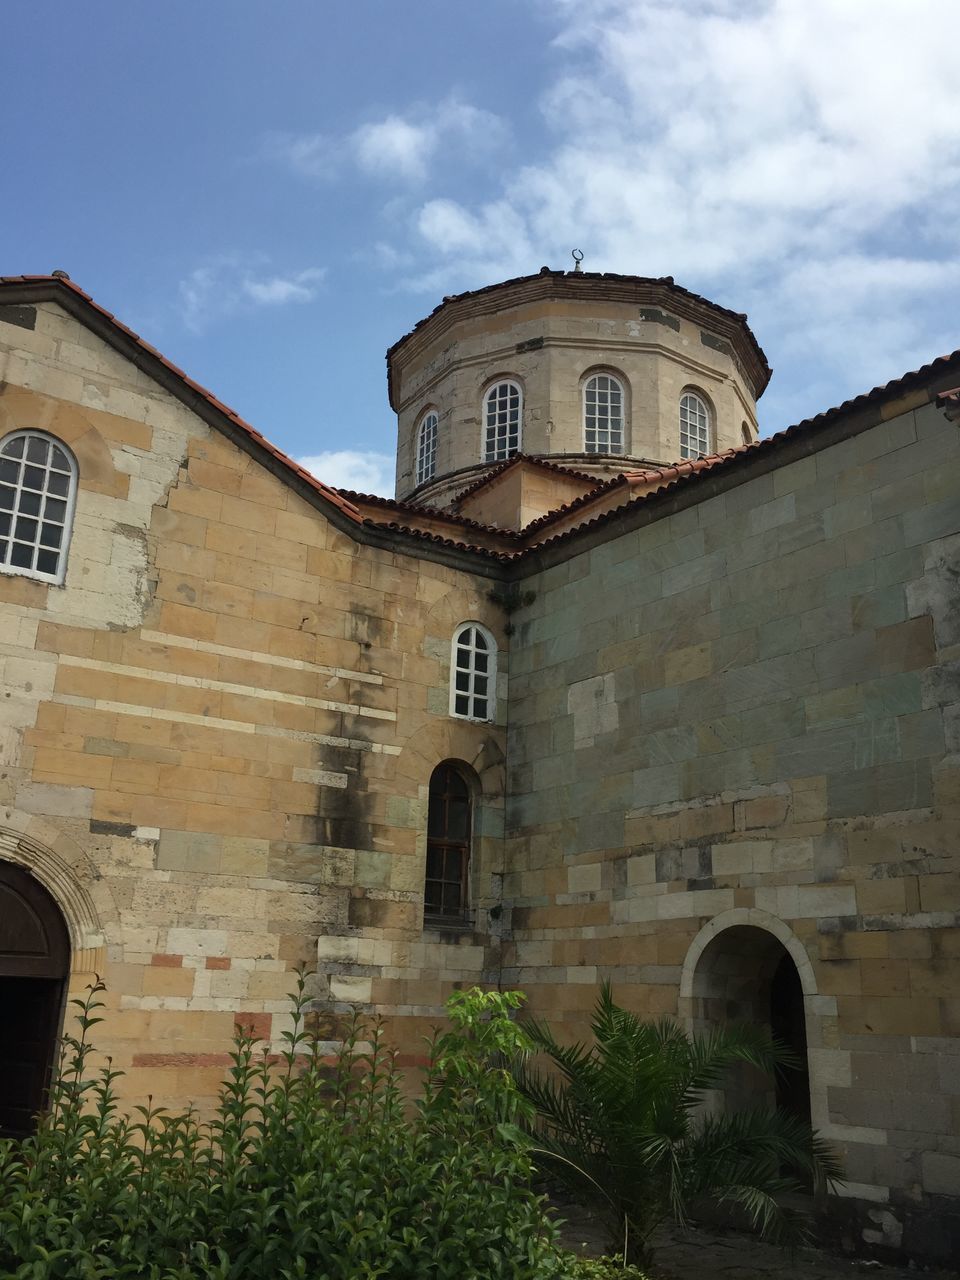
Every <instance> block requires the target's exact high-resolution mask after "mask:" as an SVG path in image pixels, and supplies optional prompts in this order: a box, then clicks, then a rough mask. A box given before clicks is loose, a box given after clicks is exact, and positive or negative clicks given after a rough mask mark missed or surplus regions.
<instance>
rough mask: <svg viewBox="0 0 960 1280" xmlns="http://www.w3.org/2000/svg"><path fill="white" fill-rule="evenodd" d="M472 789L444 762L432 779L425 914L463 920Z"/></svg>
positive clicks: (455, 768)
mask: <svg viewBox="0 0 960 1280" xmlns="http://www.w3.org/2000/svg"><path fill="white" fill-rule="evenodd" d="M471 808H472V806H471V803H470V787H469V786H468V784H467V781H466V779H465V778H464V776H463V774H462V773H461V772H460V770H459V769H458V768H457V767H456V765H453V764H450V763H449V761H444V763H443V764H440V765H437V767H436V769H434V771H433V773H432V775H431V777H430V802H429V808H428V810H427V869H426V875H425V877H424V882H423V914H424V916H425V917H427V918H429V917H431V916H432V917H434V918H435V919H445V920H462V919H463V917H464V916H465V915H466V912H467V907H468V905H469V893H468V889H469V876H470V835H471V827H472V815H471Z"/></svg>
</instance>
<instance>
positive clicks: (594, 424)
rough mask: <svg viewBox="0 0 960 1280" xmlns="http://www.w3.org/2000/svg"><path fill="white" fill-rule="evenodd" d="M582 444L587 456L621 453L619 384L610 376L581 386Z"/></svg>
mask: <svg viewBox="0 0 960 1280" xmlns="http://www.w3.org/2000/svg"><path fill="white" fill-rule="evenodd" d="M583 444H584V448H585V449H586V451H587V453H623V383H622V382H621V381H620V379H619V378H615V377H613V375H612V374H609V373H595V374H594V375H593V377H592V378H589V379H588V380H587V381H586V382H585V383H584V387H583Z"/></svg>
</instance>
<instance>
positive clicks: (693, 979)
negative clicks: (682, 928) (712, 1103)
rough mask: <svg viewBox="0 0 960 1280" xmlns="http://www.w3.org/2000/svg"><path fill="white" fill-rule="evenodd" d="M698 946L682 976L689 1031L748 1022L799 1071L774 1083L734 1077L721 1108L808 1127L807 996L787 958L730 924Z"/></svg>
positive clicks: (761, 935)
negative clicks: (767, 1111) (781, 1115)
mask: <svg viewBox="0 0 960 1280" xmlns="http://www.w3.org/2000/svg"><path fill="white" fill-rule="evenodd" d="M701 943H702V945H700V946H699V949H698V951H697V954H696V955H692V956H691V957H689V958H688V960H689V966H690V967H689V969H688V971H687V973H686V974H685V977H686V979H687V985H688V987H689V996H690V1000H689V1002H688V1008H689V1011H690V1015H691V1018H690V1020H691V1023H692V1026H693V1029H694V1030H696V1031H707V1030H709V1029H711V1028H712V1027H716V1026H718V1025H721V1024H723V1023H725V1022H751V1023H754V1024H755V1025H758V1026H762V1027H766V1028H767V1029H768V1030H770V1031H771V1032H772V1034H773V1035H774V1036H776V1037H777V1039H778V1040H781V1041H782V1042H783V1043H784V1044H786V1045H787V1046H788V1047H789V1048H790V1049H791V1050H792V1051H793V1054H794V1056H795V1057H796V1058H797V1061H798V1063H799V1065H798V1066H796V1067H783V1068H780V1069H778V1071H777V1073H776V1076H775V1078H774V1079H773V1080H771V1079H770V1078H769V1077H767V1076H765V1075H763V1074H762V1073H761V1072H759V1071H756V1070H754V1069H752V1068H743V1069H741V1070H740V1071H738V1072H735V1073H734V1074H733V1076H732V1077H731V1081H730V1083H729V1085H728V1086H727V1088H726V1089H724V1091H723V1102H724V1104H725V1105H726V1106H732V1107H735V1108H740V1107H748V1106H757V1105H758V1104H759V1103H763V1102H767V1103H770V1104H772V1105H775V1106H777V1107H778V1108H780V1109H782V1110H784V1111H786V1112H788V1113H789V1114H791V1115H793V1116H796V1117H797V1118H798V1119H801V1120H805V1121H806V1122H807V1123H808V1124H809V1122H810V1072H809V1066H808V1061H807V1031H806V1017H805V1009H804V988H803V982H802V979H801V976H800V971H799V969H798V966H797V963H796V961H795V960H794V957H793V956H792V955H791V952H790V950H788V948H787V946H786V945H785V944H784V942H783V941H781V939H780V938H778V937H777V936H775V934H774V933H772V932H770V931H768V930H767V929H764V928H760V927H758V926H757V925H754V924H732V925H731V926H730V927H728V928H726V929H721V930H718V931H716V932H715V933H714V935H713V936H712V937H709V938H704V939H701ZM696 947H697V944H695V946H694V948H691V951H694V950H695V948H696ZM807 964H808V965H809V962H807Z"/></svg>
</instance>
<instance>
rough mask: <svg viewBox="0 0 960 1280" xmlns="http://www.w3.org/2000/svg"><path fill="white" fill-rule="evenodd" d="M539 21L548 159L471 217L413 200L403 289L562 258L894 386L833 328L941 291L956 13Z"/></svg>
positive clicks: (811, 2)
mask: <svg viewBox="0 0 960 1280" xmlns="http://www.w3.org/2000/svg"><path fill="white" fill-rule="evenodd" d="M552 4H553V8H554V11H555V13H556V14H557V19H558V36H557V39H556V41H555V47H556V52H557V57H558V58H559V59H560V60H561V64H562V65H561V69H560V70H559V72H558V74H557V75H556V76H555V78H554V80H553V82H552V84H551V85H550V86H549V89H548V91H547V92H546V93H545V94H544V96H543V98H542V103H541V106H542V111H543V113H544V117H545V120H546V123H547V125H548V127H549V128H550V129H551V130H552V132H553V136H554V141H553V144H552V145H551V146H550V147H549V148H548V149H547V151H546V152H545V153H544V154H543V155H542V156H540V157H537V158H535V160H534V161H533V162H531V163H527V164H525V165H519V166H517V165H510V166H504V173H503V181H502V186H501V189H500V191H499V192H494V193H493V194H492V196H491V197H490V198H489V199H487V200H483V199H482V198H478V199H477V200H469V201H467V200H461V201H459V202H458V201H454V200H450V199H447V198H440V196H439V193H437V198H431V199H428V200H426V201H425V202H423V204H422V205H421V207H420V209H419V210H418V211H417V213H416V214H415V216H414V219H413V223H412V229H413V235H414V243H415V244H417V243H419V247H420V255H421V259H422V266H421V269H419V270H418V271H416V272H415V273H414V272H411V273H409V281H408V283H409V284H410V285H411V286H412V287H415V288H418V289H426V290H429V291H431V292H439V291H444V292H445V291H448V290H449V289H450V288H454V289H462V288H467V287H470V286H472V285H479V284H485V283H489V282H491V281H492V280H496V279H498V278H503V277H504V276H507V275H512V274H516V273H518V272H530V271H536V270H537V269H538V267H539V266H540V264H541V263H542V262H548V263H550V264H551V265H554V266H562V265H569V252H570V250H571V249H572V248H573V247H574V246H577V247H579V248H582V249H583V250H584V252H585V255H586V260H585V262H584V268H585V269H586V270H594V271H598V270H599V271H602V270H612V271H624V272H628V273H637V274H643V275H667V274H669V275H674V276H676V278H677V279H678V280H679V281H680V282H681V283H684V284H686V285H687V286H688V287H691V288H693V289H695V290H697V291H702V292H706V293H708V295H709V296H712V297H715V298H716V299H717V300H718V301H720V302H724V303H727V304H728V305H732V306H734V307H736V308H737V309H742V308H743V307H745V306H748V305H749V306H750V307H751V317H752V319H753V320H754V322H755V327H756V329H757V331H758V334H759V336H760V338H761V340H762V341H765V342H766V343H767V345H769V344H770V342H771V339H772V341H773V345H774V346H775V347H776V346H777V345H778V344H782V345H783V346H784V347H785V348H787V349H789V348H791V347H792V348H796V347H797V346H798V345H802V344H803V341H804V338H805V337H809V339H810V342H811V344H814V345H815V344H816V342H817V341H818V340H823V339H829V341H830V342H833V341H834V340H835V339H836V343H835V345H834V346H827V344H826V342H824V341H821V349H820V359H821V360H822V361H824V362H825V363H826V364H828V365H830V366H832V367H833V369H834V372H835V373H836V372H838V371H841V372H842V375H843V376H844V377H846V378H847V379H853V378H859V377H861V376H863V377H866V379H867V382H868V383H869V381H870V379H872V378H874V377H876V376H879V374H878V373H877V370H879V369H880V368H881V365H880V361H881V359H882V358H883V357H884V356H885V355H886V354H887V353H889V354H891V356H892V358H893V359H894V361H895V363H894V365H893V367H892V368H891V369H890V370H889V372H887V373H886V376H892V375H894V374H895V373H896V372H897V371H898V363H900V364H901V365H902V361H898V355H897V353H898V352H900V351H901V350H902V346H901V342H900V337H901V336H902V332H903V329H904V327H905V326H904V325H903V324H901V323H891V324H890V325H889V326H888V328H887V331H886V337H885V338H884V339H883V340H881V341H879V342H877V343H875V344H874V346H873V349H872V351H873V353H872V355H871V354H870V351H869V350H868V349H866V348H865V347H863V348H862V347H861V346H860V345H859V344H858V343H857V342H855V341H854V340H853V339H852V337H851V338H849V339H847V340H845V338H844V331H845V329H846V328H847V327H849V326H850V325H851V324H853V325H854V327H855V326H856V325H859V326H860V327H861V329H862V330H865V329H867V328H869V327H871V325H872V324H873V323H874V320H875V315H876V309H877V307H878V306H879V307H880V308H881V309H883V308H885V309H886V310H887V311H895V310H896V307H897V306H898V305H899V304H900V303H902V302H905V301H910V300H913V301H916V299H917V297H918V296H921V295H924V291H926V293H925V296H926V300H927V303H928V306H927V310H928V311H935V310H936V307H937V306H940V305H941V304H943V306H944V307H945V305H946V304H945V299H946V294H947V289H948V288H949V289H951V290H952V289H953V288H954V287H955V277H954V272H953V271H952V264H953V263H954V262H955V261H956V260H957V258H958V257H960V233H958V229H957V224H956V220H955V218H954V215H953V210H954V209H955V208H956V207H957V203H958V200H960V80H958V78H957V76H956V74H955V70H954V68H953V66H952V64H951V61H950V59H949V57H946V56H944V53H943V51H944V50H945V49H950V48H953V47H955V46H956V44H957V42H958V41H960V5H957V4H956V0H911V2H910V3H905V2H904V0H874V3H872V4H871V5H869V6H868V7H867V8H865V7H864V6H863V5H859V4H850V3H848V2H847V0H552ZM947 268H951V269H949V270H948V269H947ZM931 295H932V298H933V304H931ZM907 327H908V326H907ZM914 327H915V328H916V327H917V326H916V324H915V326H914ZM918 336H919V337H924V338H926V339H928V340H931V339H932V340H934V341H936V340H937V339H936V338H934V337H933V334H932V333H931V332H925V333H922V334H920V335H918ZM904 354H905V352H904ZM928 354H930V353H929V351H928ZM905 367H906V365H902V367H901V368H900V371H901V372H902V368H905ZM854 385H856V384H854ZM811 407H813V406H811ZM821 407H822V406H821Z"/></svg>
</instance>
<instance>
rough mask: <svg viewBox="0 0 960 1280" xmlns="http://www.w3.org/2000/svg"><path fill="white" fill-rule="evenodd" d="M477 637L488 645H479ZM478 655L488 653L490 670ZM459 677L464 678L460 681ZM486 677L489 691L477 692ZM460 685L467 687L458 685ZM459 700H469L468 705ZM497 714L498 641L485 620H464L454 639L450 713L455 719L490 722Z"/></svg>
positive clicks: (452, 645) (451, 663)
mask: <svg viewBox="0 0 960 1280" xmlns="http://www.w3.org/2000/svg"><path fill="white" fill-rule="evenodd" d="M477 637H480V638H481V639H482V640H483V642H484V644H485V647H481V646H480V645H478V644H477ZM478 654H485V655H486V659H487V670H486V671H483V670H482V669H481V665H480V664H479V663H478V662H477V655H478ZM458 676H459V677H462V678H461V679H459V680H458ZM482 679H486V693H478V692H477V683H478V681H480V680H482ZM458 684H459V685H461V686H463V687H461V688H458ZM458 700H461V701H465V703H466V707H465V708H464V707H462V706H461V707H458V706H457V702H458ZM481 704H483V705H482V706H481ZM496 713H497V642H496V641H495V640H494V638H493V636H492V635H491V633H490V632H489V631H488V630H487V628H486V627H485V626H483V624H482V623H480V622H461V623H460V625H459V626H458V627H457V629H456V630H455V631H454V633H453V639H452V640H451V642H450V714H451V716H453V717H454V719H455V720H473V721H476V722H479V723H486V724H489V723H490V722H491V721H492V720H493V719H494V718H495V716H496Z"/></svg>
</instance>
